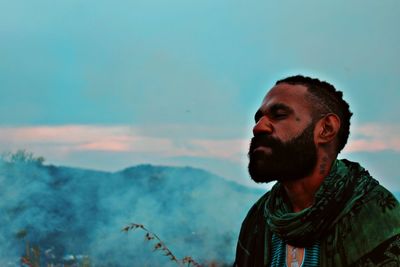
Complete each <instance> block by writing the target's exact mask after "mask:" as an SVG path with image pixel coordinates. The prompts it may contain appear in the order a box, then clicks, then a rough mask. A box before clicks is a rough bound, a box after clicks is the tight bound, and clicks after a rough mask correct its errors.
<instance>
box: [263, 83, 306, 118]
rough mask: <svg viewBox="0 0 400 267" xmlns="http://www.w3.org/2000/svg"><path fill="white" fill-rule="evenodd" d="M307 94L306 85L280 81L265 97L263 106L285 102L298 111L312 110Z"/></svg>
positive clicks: (267, 106)
mask: <svg viewBox="0 0 400 267" xmlns="http://www.w3.org/2000/svg"><path fill="white" fill-rule="evenodd" d="M307 94H308V92H307V87H305V86H304V85H299V84H296V85H292V84H288V83H280V84H278V85H275V86H274V87H272V89H271V90H270V91H269V92H268V93H267V95H266V96H265V97H264V100H263V103H262V108H269V107H271V106H273V105H276V104H284V105H287V106H289V107H291V108H292V109H294V110H295V111H296V110H297V111H298V112H304V111H310V105H309V102H308V101H307V97H306V96H307Z"/></svg>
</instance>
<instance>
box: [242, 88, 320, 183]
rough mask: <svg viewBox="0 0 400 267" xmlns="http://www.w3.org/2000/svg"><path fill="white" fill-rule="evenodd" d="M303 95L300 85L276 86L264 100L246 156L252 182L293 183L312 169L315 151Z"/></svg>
mask: <svg viewBox="0 0 400 267" xmlns="http://www.w3.org/2000/svg"><path fill="white" fill-rule="evenodd" d="M306 94H307V88H306V87H304V86H302V85H289V84H279V85H277V86H275V87H273V88H272V89H271V91H270V92H269V93H268V94H267V96H266V97H265V98H264V101H263V104H262V105H261V107H260V109H259V110H258V111H257V113H256V116H255V120H256V125H255V126H254V129H253V134H254V137H253V138H252V140H251V144H250V149H249V154H248V155H249V160H250V161H249V166H248V167H249V173H250V176H251V178H252V179H253V180H254V181H255V182H257V183H262V182H270V181H273V180H279V181H287V180H296V179H300V178H303V177H305V176H307V175H308V174H310V173H311V172H312V170H313V169H314V167H315V165H316V161H317V151H316V146H315V143H314V123H313V121H312V119H311V107H310V105H309V104H308V102H307V101H306V99H305V96H306Z"/></svg>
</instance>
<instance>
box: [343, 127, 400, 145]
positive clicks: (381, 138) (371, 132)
mask: <svg viewBox="0 0 400 267" xmlns="http://www.w3.org/2000/svg"><path fill="white" fill-rule="evenodd" d="M382 150H393V151H400V125H391V124H379V123H370V124H364V125H359V126H355V127H354V133H352V134H351V135H350V139H349V143H348V144H347V146H346V147H345V149H344V152H361V151H366V152H374V151H382Z"/></svg>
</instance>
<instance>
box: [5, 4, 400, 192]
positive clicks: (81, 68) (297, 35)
mask: <svg viewBox="0 0 400 267" xmlns="http://www.w3.org/2000/svg"><path fill="white" fill-rule="evenodd" d="M399 13H400V2H399V1H397V0H386V1H376V0H372V1H371V0H366V1H361V0H360V1H335V2H333V1H330V2H328V1H316V0H313V1H311V0H309V1H279V2H272V1H259V0H248V1H243V0H241V1H239V0H232V1H219V0H214V1H211V0H202V1H187V0H186V1H182V0H169V1H164V0H146V1H98V0H97V1H93V0H87V1H77V0H68V1H67V0H60V1H50V0H48V1H18V0H16V1H1V2H0V58H1V60H0V96H1V97H0V127H1V129H0V150H1V151H9V150H16V149H18V148H25V149H27V150H29V151H32V152H34V153H36V154H38V155H42V156H44V157H45V158H46V159H47V162H48V163H53V164H61V165H71V166H79V167H86V168H96V169H102V170H119V169H121V168H124V167H128V166H131V165H135V164H139V163H145V162H149V163H155V164H168V165H192V166H197V167H202V168H206V169H209V170H211V171H213V172H215V173H217V174H220V175H223V176H225V177H227V178H228V179H233V180H236V181H239V182H242V183H248V184H250V183H249V182H248V178H247V174H246V164H247V163H246V162H247V159H246V151H247V146H248V139H249V138H250V137H251V128H252V126H253V125H252V123H253V114H254V112H255V111H256V109H257V108H258V105H259V104H260V103H261V100H262V98H263V96H264V95H265V93H266V92H267V90H268V89H269V88H270V87H271V86H272V85H273V83H274V82H275V81H276V80H277V79H280V78H282V77H284V76H287V75H292V74H298V73H302V74H305V75H310V76H313V77H318V78H321V79H324V80H327V81H329V82H331V83H333V84H334V85H335V86H336V87H337V88H339V89H340V90H342V91H343V92H344V96H345V99H346V100H347V101H348V102H349V103H350V106H351V109H352V111H353V112H354V116H353V121H352V129H351V131H352V135H351V140H350V143H349V147H348V149H347V150H346V151H345V152H344V153H343V155H342V157H347V158H349V159H353V160H358V161H360V162H361V163H362V164H363V165H365V166H366V167H367V168H369V169H370V171H371V173H372V174H374V175H375V176H377V178H379V179H380V180H381V181H382V183H383V184H385V185H387V186H388V187H392V188H396V190H400V175H399V171H398V166H397V165H398V162H399V159H400V138H399V134H400V118H399V114H400V108H399V105H398V101H399V100H400V90H399V77H400V54H399V43H400V31H399V28H398V25H399V24H400V17H399V16H398V14H399Z"/></svg>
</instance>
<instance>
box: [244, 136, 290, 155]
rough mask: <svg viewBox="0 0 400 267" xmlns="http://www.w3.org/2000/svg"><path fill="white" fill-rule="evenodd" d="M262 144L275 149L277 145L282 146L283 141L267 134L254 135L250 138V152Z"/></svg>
mask: <svg viewBox="0 0 400 267" xmlns="http://www.w3.org/2000/svg"><path fill="white" fill-rule="evenodd" d="M260 146H267V147H270V148H271V149H274V148H276V147H279V146H282V142H281V141H279V140H278V139H276V138H273V137H272V136H270V135H267V134H260V135H257V136H254V137H253V138H251V140H250V148H249V154H250V153H252V152H253V151H254V150H255V149H256V148H258V147H260Z"/></svg>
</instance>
